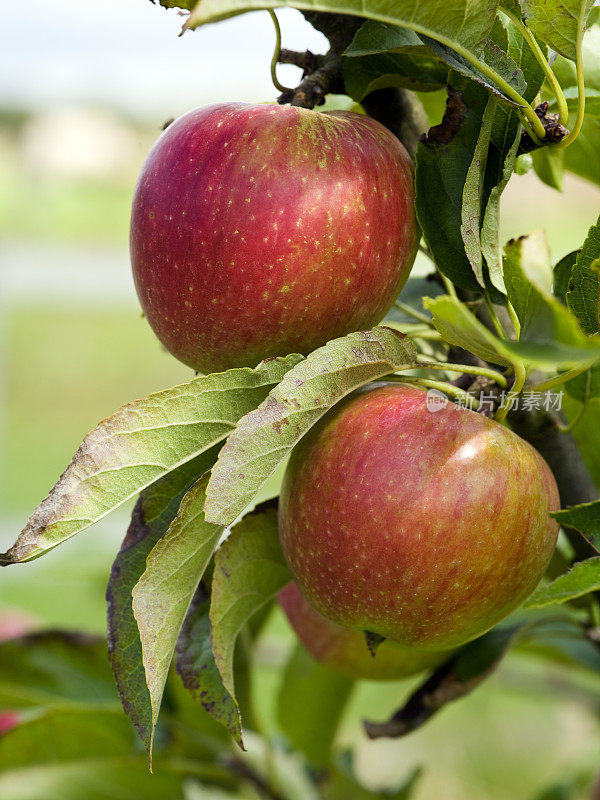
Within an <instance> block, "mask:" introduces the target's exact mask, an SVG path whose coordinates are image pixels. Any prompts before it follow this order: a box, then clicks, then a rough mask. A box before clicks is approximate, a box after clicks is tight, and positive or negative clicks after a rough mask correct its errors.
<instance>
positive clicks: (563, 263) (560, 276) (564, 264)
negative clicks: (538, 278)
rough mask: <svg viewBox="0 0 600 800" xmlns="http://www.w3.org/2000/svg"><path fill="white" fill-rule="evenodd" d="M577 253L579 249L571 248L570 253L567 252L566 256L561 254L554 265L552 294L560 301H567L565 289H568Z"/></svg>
mask: <svg viewBox="0 0 600 800" xmlns="http://www.w3.org/2000/svg"><path fill="white" fill-rule="evenodd" d="M578 254H579V250H573V252H572V253H567V255H566V256H563V258H561V260H560V261H559V262H558V264H556V265H555V267H554V279H553V281H552V294H553V295H554V296H555V297H558V299H559V300H560V301H561V303H565V304H566V302H567V291H568V289H569V282H570V280H571V274H572V272H573V267H574V266H575V262H576V261H577V256H578Z"/></svg>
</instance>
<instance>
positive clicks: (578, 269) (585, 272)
mask: <svg viewBox="0 0 600 800" xmlns="http://www.w3.org/2000/svg"><path fill="white" fill-rule="evenodd" d="M567 306H568V307H569V308H570V309H571V311H572V312H573V314H575V316H576V317H577V319H578V321H579V324H580V325H581V327H582V329H583V330H584V331H585V333H588V334H590V335H592V334H595V333H598V332H599V331H600V217H599V218H598V221H597V222H596V224H595V225H592V227H591V228H590V230H589V231H588V235H587V238H586V240H585V242H584V243H583V245H582V247H581V250H580V251H579V255H578V256H577V260H576V261H575V266H574V267H573V271H572V273H571V281H570V284H569V291H568V292H567Z"/></svg>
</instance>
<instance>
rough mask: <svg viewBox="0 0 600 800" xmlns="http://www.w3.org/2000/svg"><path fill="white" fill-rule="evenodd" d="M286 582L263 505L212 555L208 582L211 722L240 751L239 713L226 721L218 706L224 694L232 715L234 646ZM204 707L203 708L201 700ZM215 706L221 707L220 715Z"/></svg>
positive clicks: (270, 510) (269, 513)
mask: <svg viewBox="0 0 600 800" xmlns="http://www.w3.org/2000/svg"><path fill="white" fill-rule="evenodd" d="M290 580H291V575H290V573H289V570H288V568H287V565H286V563H285V561H284V558H283V554H282V552H281V546H280V544H279V534H278V531H277V510H276V507H275V506H274V504H273V503H265V504H263V505H262V506H259V507H258V508H257V509H256V510H255V511H254V512H253V513H251V514H247V515H246V516H245V517H244V518H243V519H242V521H241V522H239V523H238V524H237V525H236V526H235V527H234V528H233V529H232V531H231V534H230V536H229V538H228V539H227V540H226V541H225V542H224V543H223V544H222V545H221V547H220V548H219V549H218V550H217V553H216V555H215V571H214V576H213V581H212V595H211V603H210V623H211V637H212V651H213V656H214V660H215V663H216V665H217V668H218V670H219V673H220V675H221V679H222V682H223V686H222V687H221V690H220V692H218V693H217V692H216V693H215V695H214V697H213V699H214V702H215V704H217V709H216V711H217V714H215V716H216V718H217V719H219V721H226V722H227V725H228V728H229V731H230V733H231V734H232V735H233V737H234V738H235V739H236V741H237V742H238V744H240V745H242V727H241V722H242V721H241V718H240V715H239V711H238V713H237V714H236V715H234V716H233V718H231V717H229V715H228V711H229V709H230V703H229V700H227V698H225V699H224V700H223V695H224V694H228V695H229V697H230V698H231V700H232V701H233V702H234V704H235V707H236V710H237V702H236V699H235V681H234V671H233V656H234V652H235V643H236V640H237V637H238V634H239V632H240V631H241V629H242V628H243V626H244V625H245V624H246V623H247V622H248V620H249V619H250V618H251V617H252V616H253V615H254V614H255V613H256V612H257V611H259V610H260V609H261V608H262V607H263V606H264V605H265V604H266V603H267V602H268V601H269V600H270V599H271V598H272V597H274V596H275V595H276V594H277V592H279V590H280V589H282V588H283V587H284V586H285V585H286V584H288V583H289V582H290ZM204 690H205V691H206V690H207V687H204ZM205 702H209V701H208V698H207V697H205ZM219 703H221V704H223V706H224V709H225V713H224V711H223V706H221V707H219V705H218V704H219ZM211 713H213V712H212V711H211Z"/></svg>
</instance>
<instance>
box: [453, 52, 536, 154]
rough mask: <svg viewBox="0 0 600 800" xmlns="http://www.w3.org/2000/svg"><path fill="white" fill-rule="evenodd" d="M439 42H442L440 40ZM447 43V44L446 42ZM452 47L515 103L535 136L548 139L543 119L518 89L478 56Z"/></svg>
mask: <svg viewBox="0 0 600 800" xmlns="http://www.w3.org/2000/svg"><path fill="white" fill-rule="evenodd" d="M439 41H442V39H441V38H440V40H439ZM444 43H445V42H444ZM450 47H452V49H453V50H455V51H456V52H457V53H459V54H460V55H461V56H463V58H465V59H466V60H467V61H469V62H470V63H471V64H473V66H475V67H476V68H477V69H478V70H479V72H481V74H482V75H485V77H486V78H488V80H490V81H492V83H494V84H496V86H497V87H498V88H499V89H500V90H501V91H502V92H503V93H504V94H505V95H506V96H507V97H508V98H510V99H511V100H512V101H513V103H515V104H516V105H518V106H519V107H520V111H521V113H522V114H523V116H524V117H525V119H526V120H527V122H528V123H529V126H530V127H531V128H532V129H533V132H534V134H535V135H536V136H537V138H538V139H539V140H540V141H544V139H545V138H546V129H545V128H544V126H543V125H542V121H541V119H540V118H539V117H538V115H537V114H536V113H535V109H534V108H533V107H532V106H531V104H530V103H528V102H527V100H525V98H524V97H523V96H522V95H520V94H519V93H518V92H517V90H516V89H513V87H512V86H511V85H510V83H508V82H507V81H505V80H504V78H503V77H502V76H501V75H499V74H498V73H497V72H496V70H494V69H492V68H491V67H489V66H488V65H487V64H486V63H485V62H484V61H480V60H479V59H478V58H477V57H476V56H474V55H473V54H472V53H471V52H469V50H467V49H465V48H464V47H461V46H460V45H458V44H457V43H456V42H453V43H452V44H451V45H450Z"/></svg>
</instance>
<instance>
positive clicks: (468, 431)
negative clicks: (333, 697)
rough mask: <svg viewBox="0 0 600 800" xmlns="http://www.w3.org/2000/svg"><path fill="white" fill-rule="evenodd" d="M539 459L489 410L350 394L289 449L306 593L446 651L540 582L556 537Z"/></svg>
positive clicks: (292, 536)
mask: <svg viewBox="0 0 600 800" xmlns="http://www.w3.org/2000/svg"><path fill="white" fill-rule="evenodd" d="M559 507H560V506H559V500H558V490H557V487H556V483H555V481H554V477H553V476H552V473H551V472H550V469H549V468H548V466H547V464H546V463H545V461H544V460H543V459H542V457H541V456H540V455H539V453H538V452H537V451H536V450H534V449H533V448H532V447H531V446H530V445H529V444H528V443H527V442H525V441H523V440H522V439H521V438H519V437H518V436H517V435H516V434H514V433H513V432H512V431H510V430H508V429H507V428H504V427H503V426H501V425H499V424H498V423H496V422H494V421H493V420H489V419H487V418H485V417H483V416H481V415H479V414H476V413H475V412H473V411H469V410H467V409H464V408H459V407H458V406H456V405H454V404H452V403H448V404H447V405H446V406H445V408H443V410H438V411H436V412H435V413H434V412H431V411H429V410H428V408H427V405H426V393H425V392H424V391H421V390H420V389H416V388H414V387H408V386H402V385H398V384H396V385H388V386H384V387H377V388H373V389H370V390H367V391H365V392H362V393H357V394H354V395H351V396H350V397H349V398H347V399H346V400H345V401H343V402H342V403H340V404H338V405H337V406H335V407H334V408H333V409H332V410H331V411H330V412H329V413H328V414H327V415H326V416H325V417H324V418H323V419H322V420H321V421H320V422H319V423H318V424H317V425H316V426H315V427H314V428H313V429H312V430H311V431H309V433H308V434H307V435H306V436H305V437H304V438H303V439H302V440H301V441H300V443H299V444H298V445H297V446H296V447H295V448H294V450H293V452H292V456H291V459H290V462H289V465H288V467H287V471H286V474H285V477H284V481H283V487H282V492H281V497H280V504H279V534H280V539H281V544H282V548H283V553H284V556H285V558H286V561H287V563H288V566H289V568H290V571H291V573H292V575H293V577H294V580H295V581H296V583H297V584H298V586H299V588H300V590H301V592H302V594H303V595H304V596H305V597H306V598H307V600H309V602H310V603H311V604H312V605H313V606H314V607H315V608H316V609H318V610H319V611H320V612H321V613H322V614H324V615H325V616H326V617H327V618H328V619H330V620H332V621H333V622H336V623H338V624H340V625H344V626H346V627H349V628H354V629H358V630H367V631H371V632H373V633H376V634H379V635H381V636H385V637H387V638H390V639H394V640H395V641H397V642H399V643H400V644H402V645H404V646H412V647H416V648H418V649H430V650H440V649H449V648H452V647H457V646H459V645H461V644H463V643H465V642H467V641H470V640H471V639H474V638H476V637H477V636H479V635H481V634H482V633H484V632H485V631H487V630H488V629H489V628H491V627H493V626H494V625H495V624H496V623H498V622H499V621H500V620H502V619H503V618H504V617H505V616H507V615H508V614H509V613H510V612H511V611H512V610H513V609H515V608H516V607H517V606H519V605H520V604H521V602H522V601H523V600H524V599H525V598H526V597H527V596H528V595H529V594H530V593H531V592H532V590H533V589H534V588H535V586H536V585H537V583H538V582H539V580H540V578H541V577H542V575H543V574H544V571H545V569H546V567H547V565H548V563H549V561H550V558H551V556H552V553H553V550H554V547H555V545H556V539H557V535H558V525H557V523H556V522H555V521H554V520H553V519H552V518H550V517H549V516H548V513H549V512H550V511H555V510H557V509H558V508H559Z"/></svg>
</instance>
